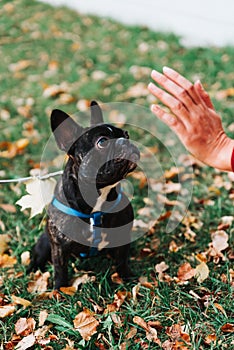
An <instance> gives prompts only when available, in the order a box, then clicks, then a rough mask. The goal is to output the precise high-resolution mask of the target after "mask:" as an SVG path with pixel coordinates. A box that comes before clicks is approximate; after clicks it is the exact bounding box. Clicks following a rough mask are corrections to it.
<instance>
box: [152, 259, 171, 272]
mask: <svg viewBox="0 0 234 350" xmlns="http://www.w3.org/2000/svg"><path fill="white" fill-rule="evenodd" d="M168 268H169V265H167V264H166V263H165V261H162V262H160V264H157V265H155V270H156V272H157V273H158V274H161V273H163V272H165V271H166V270H167V269H168Z"/></svg>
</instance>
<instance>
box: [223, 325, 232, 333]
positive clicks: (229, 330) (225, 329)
mask: <svg viewBox="0 0 234 350" xmlns="http://www.w3.org/2000/svg"><path fill="white" fill-rule="evenodd" d="M221 331H223V332H224V333H234V323H226V324H224V325H223V326H222V327H221Z"/></svg>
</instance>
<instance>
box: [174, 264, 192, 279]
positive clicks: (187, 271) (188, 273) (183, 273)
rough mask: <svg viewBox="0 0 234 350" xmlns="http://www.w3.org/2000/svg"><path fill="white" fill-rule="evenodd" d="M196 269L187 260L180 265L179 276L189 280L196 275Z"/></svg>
mask: <svg viewBox="0 0 234 350" xmlns="http://www.w3.org/2000/svg"><path fill="white" fill-rule="evenodd" d="M194 274H195V270H194V269H193V268H192V267H191V265H190V264H189V263H188V262H186V263H184V264H183V265H181V266H180V267H179V270H178V272H177V276H178V278H179V279H180V280H181V281H187V280H189V279H191V278H193V277H194Z"/></svg>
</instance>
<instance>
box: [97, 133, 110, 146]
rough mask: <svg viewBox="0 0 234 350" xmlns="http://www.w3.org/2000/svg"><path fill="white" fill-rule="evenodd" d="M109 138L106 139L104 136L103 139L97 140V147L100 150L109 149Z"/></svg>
mask: <svg viewBox="0 0 234 350" xmlns="http://www.w3.org/2000/svg"><path fill="white" fill-rule="evenodd" d="M107 141H108V138H107V137H105V136H102V137H100V138H99V139H98V140H97V143H96V144H97V147H98V148H105V147H107V146H108V142H107Z"/></svg>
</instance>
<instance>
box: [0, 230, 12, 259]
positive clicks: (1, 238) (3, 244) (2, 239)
mask: <svg viewBox="0 0 234 350" xmlns="http://www.w3.org/2000/svg"><path fill="white" fill-rule="evenodd" d="M9 242H10V236H9V235H8V234H7V233H4V234H1V235H0V255H2V254H3V253H5V251H6V250H8V243H9Z"/></svg>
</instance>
